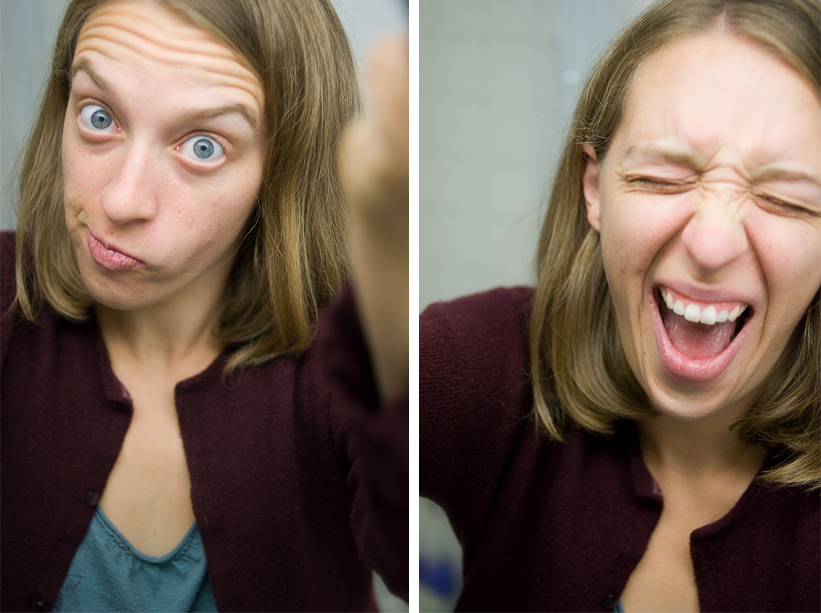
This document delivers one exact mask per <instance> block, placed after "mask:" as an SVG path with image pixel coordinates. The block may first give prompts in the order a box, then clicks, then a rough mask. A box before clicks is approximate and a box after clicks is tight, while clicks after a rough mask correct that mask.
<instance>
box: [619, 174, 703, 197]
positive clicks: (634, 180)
mask: <svg viewBox="0 0 821 613" xmlns="http://www.w3.org/2000/svg"><path fill="white" fill-rule="evenodd" d="M627 184H628V185H639V186H644V187H648V188H652V189H660V190H663V191H664V193H670V194H679V193H682V192H685V191H687V190H688V189H690V188H691V187H692V183H681V182H678V181H667V180H665V179H656V178H651V177H627Z"/></svg>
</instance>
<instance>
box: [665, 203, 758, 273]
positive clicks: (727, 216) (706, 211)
mask: <svg viewBox="0 0 821 613" xmlns="http://www.w3.org/2000/svg"><path fill="white" fill-rule="evenodd" d="M743 209H744V206H743V202H742V198H741V197H739V196H738V195H729V194H723V195H713V196H705V197H704V198H703V199H702V201H701V202H700V205H699V206H698V208H697V209H696V211H695V213H694V215H693V216H692V217H691V218H690V220H689V221H688V223H687V225H686V226H685V228H684V230H683V231H682V234H681V241H682V243H683V244H684V248H685V250H686V252H687V255H688V256H689V261H690V263H691V265H692V266H693V267H694V269H695V270H694V272H695V273H696V274H697V275H699V276H710V275H712V274H715V273H716V272H718V271H719V270H721V269H725V268H727V267H728V266H729V265H731V264H732V263H733V262H735V261H736V260H738V259H739V258H741V257H742V256H743V255H744V254H745V253H747V251H748V250H749V248H750V244H749V240H748V237H747V232H746V230H745V227H744V218H743Z"/></svg>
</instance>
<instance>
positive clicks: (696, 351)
mask: <svg viewBox="0 0 821 613" xmlns="http://www.w3.org/2000/svg"><path fill="white" fill-rule="evenodd" d="M661 318H662V320H663V321H664V327H665V328H667V335H668V336H669V337H670V342H671V343H673V347H675V348H676V349H678V351H679V352H681V353H683V354H684V355H685V356H687V357H688V358H690V359H691V360H703V359H706V358H711V357H713V356H714V355H718V354H719V353H721V352H722V351H724V350H725V349H726V348H727V345H729V344H730V341H732V340H733V331H734V330H735V322H730V321H725V322H724V323H716V324H713V325H712V326H708V325H706V324H698V323H693V322H690V321H687V320H686V319H684V318H683V317H681V316H679V315H676V314H675V313H673V311H671V310H669V309H666V308H662V309H661Z"/></svg>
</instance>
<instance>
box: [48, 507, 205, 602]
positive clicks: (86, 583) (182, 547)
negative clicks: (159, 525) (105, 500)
mask: <svg viewBox="0 0 821 613" xmlns="http://www.w3.org/2000/svg"><path fill="white" fill-rule="evenodd" d="M52 610H53V611H77V612H80V611H85V612H91V611H112V612H113V611H123V612H131V611H177V612H179V611H209V612H212V611H216V610H217V605H216V603H215V602H214V595H213V594H212V593H211V585H210V583H208V575H207V574H206V564H205V550H204V549H203V547H202V538H201V537H200V533H199V530H197V525H196V524H194V525H192V526H191V529H190V530H189V531H188V534H186V535H185V538H183V539H182V541H181V542H180V544H179V545H177V547H176V548H175V549H174V550H173V551H172V552H170V553H168V554H166V555H164V556H162V557H160V558H157V557H154V556H149V555H145V554H144V553H141V552H139V551H137V550H136V549H135V548H134V547H133V546H132V545H131V543H129V542H128V540H126V538H125V537H124V536H123V535H122V534H120V531H119V530H117V528H116V527H115V526H114V524H112V523H111V521H110V520H109V519H108V517H106V515H105V513H103V510H102V508H100V507H99V506H98V507H97V512H96V513H95V514H94V518H93V519H92V521H91V526H90V527H89V529H88V532H87V533H86V536H85V538H84V539H83V542H82V543H81V544H80V548H79V549H77V553H75V554H74V560H73V561H72V562H71V567H70V568H69V571H68V575H67V576H66V579H65V581H64V582H63V586H62V587H61V588H60V593H59V595H58V596H57V600H56V602H55V603H54V608H53V609H52Z"/></svg>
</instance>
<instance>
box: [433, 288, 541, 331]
mask: <svg viewBox="0 0 821 613" xmlns="http://www.w3.org/2000/svg"><path fill="white" fill-rule="evenodd" d="M532 300H533V289H532V288H530V287H510V288H507V287H502V288H496V289H492V290H490V291H486V292H482V293H478V294H473V295H471V296H465V297H463V298H458V299H457V300H453V301H451V302H436V303H433V304H431V305H430V306H429V307H428V308H427V309H425V311H424V312H423V313H422V321H421V323H422V324H423V325H425V327H426V328H435V327H436V326H437V325H443V324H446V325H448V326H449V327H451V328H453V329H454V331H457V332H458V331H469V330H471V329H475V328H477V327H481V329H482V331H483V336H486V335H487V334H491V335H496V334H499V333H502V334H506V333H509V332H511V331H512V330H513V329H517V328H518V329H522V328H524V329H525V330H526V329H527V322H528V318H529V317H530V304H531V301H532Z"/></svg>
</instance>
